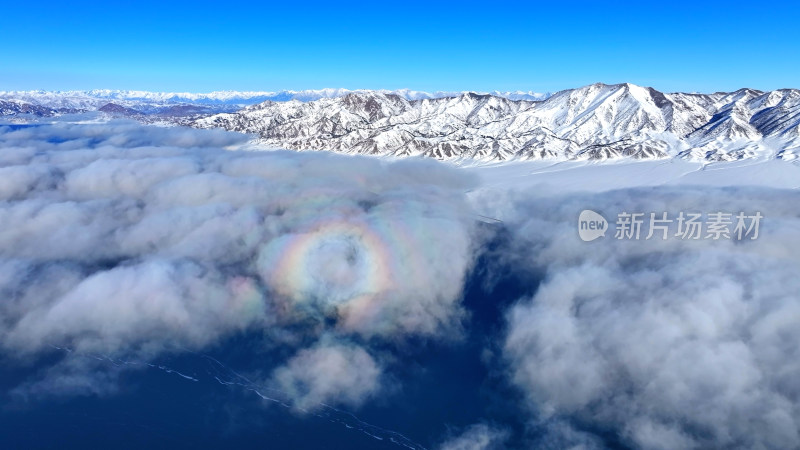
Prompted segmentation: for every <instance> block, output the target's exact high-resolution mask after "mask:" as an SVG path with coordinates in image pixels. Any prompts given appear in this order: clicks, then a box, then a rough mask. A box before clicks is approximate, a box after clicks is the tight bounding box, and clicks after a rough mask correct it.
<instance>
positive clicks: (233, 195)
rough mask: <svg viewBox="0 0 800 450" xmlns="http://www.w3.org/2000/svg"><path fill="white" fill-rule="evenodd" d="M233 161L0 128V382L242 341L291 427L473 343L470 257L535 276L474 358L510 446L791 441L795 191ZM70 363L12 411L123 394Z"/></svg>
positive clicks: (798, 401) (169, 133)
mask: <svg viewBox="0 0 800 450" xmlns="http://www.w3.org/2000/svg"><path fill="white" fill-rule="evenodd" d="M247 139H248V137H247V136H242V135H239V134H235V133H225V132H220V131H211V130H190V129H183V128H159V127H145V126H141V125H138V124H132V123H126V122H112V123H106V124H75V123H56V124H41V125H35V126H29V127H14V128H11V127H3V126H0V340H1V342H2V344H0V352H1V353H2V354H3V356H4V361H6V363H5V364H19V365H24V364H30V362H31V361H36V360H37V358H40V357H41V355H43V354H45V353H47V352H48V351H51V350H52V348H53V346H57V347H59V348H66V349H69V351H70V352H71V353H69V355H81V354H83V355H85V354H103V355H112V356H113V357H116V358H119V357H127V358H137V359H138V360H141V361H148V360H152V359H155V358H157V357H159V356H161V355H165V354H174V353H178V352H182V351H186V350H190V351H201V350H203V349H204V348H207V347H209V346H213V345H216V344H218V343H220V342H221V341H224V340H225V339H227V338H229V337H232V336H236V335H239V334H242V333H259V334H262V335H263V337H264V339H263V342H264V346H265V347H267V348H280V349H281V354H284V353H285V354H286V355H287V356H286V357H285V358H284V360H283V361H282V362H281V363H280V364H278V366H277V367H275V368H272V369H270V371H269V373H267V374H266V375H265V382H269V383H270V384H271V385H273V386H275V387H277V388H279V389H280V390H281V391H283V392H285V393H287V394H288V395H289V396H290V397H291V398H292V399H293V402H294V408H295V409H296V410H298V411H308V410H313V409H314V408H315V407H317V405H320V404H323V403H331V404H340V405H345V406H347V407H350V408H358V407H359V406H360V405H363V404H364V403H365V402H369V401H370V399H373V398H375V397H377V396H379V395H381V393H384V392H391V391H392V390H396V389H397V386H396V384H398V383H402V380H397V379H394V378H393V376H392V367H394V365H396V364H397V361H398V360H399V361H402V358H403V357H404V355H407V354H408V352H409V351H412V352H413V350H409V348H408V347H407V346H406V345H405V344H404V343H405V342H408V341H409V340H413V339H421V340H428V341H432V342H456V343H457V342H458V340H459V339H461V338H463V336H464V335H465V334H467V333H470V330H469V328H468V327H465V323H467V321H466V320H465V318H467V317H469V315H470V314H471V313H472V312H471V311H469V310H468V309H466V308H465V307H464V305H463V304H462V294H463V292H464V288H465V285H466V284H467V283H468V282H469V277H470V276H472V275H473V274H474V273H475V270H474V268H475V266H476V264H477V260H478V258H479V257H483V258H484V259H486V258H487V255H488V257H489V260H490V262H489V264H488V266H487V267H483V268H481V271H482V273H484V274H486V273H488V277H487V279H488V280H489V281H488V282H487V283H488V291H489V292H490V293H489V294H488V295H487V301H492V295H491V283H492V282H491V280H493V279H494V280H499V279H501V278H503V277H506V276H508V275H509V274H515V275H516V276H518V277H534V276H536V277H541V278H542V281H541V283H539V284H538V285H537V286H536V289H534V290H531V291H530V292H528V293H527V294H525V295H523V296H521V297H520V298H518V299H516V300H515V301H514V302H512V303H511V304H510V306H508V307H507V308H506V310H505V311H504V313H503V317H504V319H503V326H502V327H501V329H500V330H499V331H497V332H496V333H495V334H493V335H491V336H489V337H488V338H487V343H486V349H487V354H492V355H495V357H487V358H485V361H484V362H485V364H490V365H491V366H492V367H491V369H492V371H495V372H498V373H501V374H502V376H503V377H504V378H505V379H506V380H507V382H508V384H509V386H511V387H512V388H513V389H514V390H515V392H517V393H518V394H519V396H521V397H522V398H523V399H524V400H523V408H522V411H521V414H522V417H523V418H522V419H521V420H522V421H523V422H524V423H525V429H526V431H524V432H523V434H524V435H525V436H524V440H525V441H526V442H528V443H529V445H530V446H537V447H552V448H563V447H570V446H573V447H577V448H581V447H582V448H603V447H609V446H610V447H614V446H623V447H633V448H708V447H718V448H719V447H731V448H793V447H797V446H799V445H800V381H798V380H800V354H798V346H797V343H798V342H800V278H798V277H797V274H798V273H800V210H798V207H797V205H798V204H800V193H798V192H797V191H795V190H780V189H766V188H758V187H744V186H743V187H736V188H714V187H702V188H700V187H693V186H673V187H668V188H667V187H663V188H636V187H632V188H627V189H619V190H614V191H605V192H600V193H591V192H579V193H564V192H560V191H559V189H558V188H557V186H556V187H553V186H549V187H548V186H542V187H540V188H537V189H525V190H515V189H513V188H508V189H504V190H503V191H497V190H492V191H488V190H486V191H482V190H481V186H480V181H479V180H478V179H476V178H475V177H474V176H473V175H471V174H468V173H467V172H465V171H463V170H459V169H457V168H454V167H451V166H448V165H444V164H441V163H437V162H435V161H428V160H417V159H413V160H399V161H388V160H381V159H374V158H358V157H349V156H340V155H333V154H328V153H313V152H309V153H296V152H283V151H269V152H253V151H244V150H242V149H246V148H247V145H246V142H247ZM470 173H471V172H470ZM468 192H470V193H469V195H468V194H467V193H468ZM583 209H593V210H595V211H598V212H601V213H603V214H604V215H605V216H606V217H609V218H610V217H613V216H614V215H615V214H616V213H618V212H622V211H623V210H627V211H641V212H651V211H652V212H661V211H668V212H671V213H677V212H679V211H700V212H715V211H728V212H739V211H746V212H754V211H756V210H757V211H760V212H761V213H762V214H763V215H764V217H765V219H764V220H763V223H762V225H761V230H760V236H759V238H758V239H757V240H752V241H749V240H747V241H741V242H739V241H732V240H721V241H715V240H700V241H682V240H680V239H677V238H675V239H668V240H665V241H662V240H648V241H644V240H640V241H617V240H614V239H613V238H612V233H609V234H607V236H606V238H605V239H599V240H597V241H594V242H590V243H587V242H582V241H581V240H580V239H579V238H578V235H577V229H576V220H577V217H578V214H579V212H580V211H581V210H583ZM480 216H490V217H495V218H498V219H500V220H501V221H502V222H499V223H496V224H492V225H485V224H481V222H480V221H479V220H478V219H479V217H480ZM500 234H502V235H503V236H505V238H504V239H502V241H501V243H500V244H497V242H498V241H497V240H496V239H494V238H496V237H497V236H498V235H500ZM489 242H494V244H493V245H492V246H491V248H490V246H489ZM456 345H457V344H456ZM400 348H402V351H400V350H397V351H396V352H395V350H394V349H400ZM287 349H288V351H287ZM86 361H87V359H86V358H79V357H78V356H74V357H72V356H66V357H64V358H63V359H62V360H60V361H59V362H57V363H55V364H54V365H53V366H52V367H50V368H49V369H48V370H46V371H44V372H42V373H40V375H39V376H38V377H37V378H36V379H32V380H28V381H26V382H25V383H24V384H23V385H21V386H18V387H16V388H15V391H14V393H15V395H16V396H17V397H19V398H25V399H40V398H42V397H48V396H51V395H86V394H89V395H107V394H112V393H113V392H116V391H117V390H118V389H121V387H120V386H118V382H117V381H118V380H117V378H116V375H117V374H116V373H115V371H117V372H118V371H121V370H126V369H124V368H115V369H114V370H111V371H109V370H105V371H103V370H98V367H97V366H96V365H95V364H92V363H89V362H86ZM510 433H511V431H510V429H506V428H505V427H504V426H503V424H502V423H500V424H497V423H493V422H492V418H491V417H487V418H486V422H485V423H484V422H481V423H476V424H475V425H473V426H471V427H468V428H466V429H463V430H460V431H458V432H456V433H452V435H451V436H450V437H449V438H444V442H442V443H441V447H442V448H446V449H488V448H502V447H503V446H504V445H505V444H504V442H506V441H507V439H508V438H509V435H510ZM515 442H517V441H515Z"/></svg>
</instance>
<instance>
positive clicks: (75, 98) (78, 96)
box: [0, 89, 549, 114]
mask: <svg viewBox="0 0 800 450" xmlns="http://www.w3.org/2000/svg"><path fill="white" fill-rule="evenodd" d="M368 92H380V93H384V94H393V95H398V96H400V97H403V98H405V99H407V100H420V99H431V98H442V97H455V96H458V95H460V92H433V93H429V92H423V91H413V90H409V89H400V90H394V91H391V90H381V91H367V90H349V89H316V90H302V91H279V92H266V91H245V92H241V91H217V92H209V93H190V92H148V91H123V90H110V89H94V90H89V91H0V101H12V100H13V101H16V102H22V103H26V104H29V105H32V106H36V107H45V108H49V109H51V110H53V111H55V112H58V111H59V110H70V111H96V110H99V109H101V108H102V107H104V106H106V105H109V104H110V105H116V106H118V107H124V108H128V109H131V110H134V111H137V112H138V113H141V114H153V113H163V111H164V109H166V108H168V107H172V106H176V105H194V106H198V107H200V106H202V107H204V108H205V109H204V110H199V111H200V112H201V113H202V112H205V113H214V112H232V111H236V110H238V109H240V108H243V107H245V106H248V105H254V104H257V103H262V102H265V101H273V102H285V101H290V100H299V101H302V102H308V101H314V100H319V99H322V98H337V97H342V96H345V95H348V94H352V93H362V94H363V93H368ZM491 94H492V95H495V96H498V97H504V98H509V99H512V100H542V99H545V98H547V96H548V95H549V94H540V93H536V92H523V91H515V92H498V91H494V92H492V93H491ZM110 108H112V109H113V108H114V107H113V106H111V107H110Z"/></svg>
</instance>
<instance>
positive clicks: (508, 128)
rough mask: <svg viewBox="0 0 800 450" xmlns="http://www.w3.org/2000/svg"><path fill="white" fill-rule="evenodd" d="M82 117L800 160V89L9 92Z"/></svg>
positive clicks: (572, 151) (391, 141)
mask: <svg viewBox="0 0 800 450" xmlns="http://www.w3.org/2000/svg"><path fill="white" fill-rule="evenodd" d="M101 103H102V105H101ZM79 110H83V111H86V110H99V111H101V112H102V113H104V114H108V115H112V116H120V115H121V116H128V117H133V118H137V119H140V120H143V121H154V120H159V121H165V122H167V123H173V124H182V125H189V126H193V127H198V128H224V129H227V130H234V131H240V132H246V133H252V134H254V135H256V136H257V139H258V140H259V141H260V142H261V143H263V144H265V145H267V146H272V147H281V148H289V149H296V150H331V151H337V152H345V153H353V154H371V155H392V156H414V155H423V156H429V157H434V158H439V159H455V158H478V159H488V160H508V159H542V158H546V159H555V160H567V159H589V160H604V159H612V158H670V157H681V158H689V159H696V160H706V161H722V160H738V159H748V158H761V157H765V158H780V159H786V160H791V159H795V158H797V157H798V156H799V155H800V91H799V90H797V89H780V90H775V91H770V92H762V91H758V90H753V89H740V90H738V91H735V92H718V93H714V94H687V93H663V92H659V91H657V90H655V89H652V88H647V87H641V86H637V85H633V84H629V83H624V84H613V85H607V84H602V83H597V84H592V85H589V86H584V87H581V88H577V89H568V90H564V91H560V92H557V93H555V94H552V95H549V94H535V93H508V92H506V93H497V92H495V93H483V94H478V93H442V92H438V93H433V94H431V93H424V92H417V91H408V90H402V91H348V90H344V89H325V90H319V91H284V92H280V93H266V92H246V93H240V92H217V93H211V94H156V93H146V92H145V93H143V92H137V91H85V92H82V93H80V94H77V93H52V92H40V91H35V92H33V93H32V92H25V93H18V92H17V93H14V92H0V113H2V114H5V115H15V114H16V115H20V114H30V115H48V114H61V113H64V112H74V111H79Z"/></svg>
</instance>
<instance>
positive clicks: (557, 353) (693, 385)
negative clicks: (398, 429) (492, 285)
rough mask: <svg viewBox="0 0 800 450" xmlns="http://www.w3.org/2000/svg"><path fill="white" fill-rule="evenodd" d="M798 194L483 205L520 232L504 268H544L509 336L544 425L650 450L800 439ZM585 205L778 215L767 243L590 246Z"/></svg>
mask: <svg viewBox="0 0 800 450" xmlns="http://www.w3.org/2000/svg"><path fill="white" fill-rule="evenodd" d="M799 197H800V194H798V193H797V192H795V191H788V190H787V191H780V190H764V189H756V188H735V189H733V188H729V189H714V188H704V190H703V192H702V194H701V193H699V192H698V191H697V190H696V189H695V188H691V187H679V188H659V189H658V190H654V189H628V190H620V191H611V192H607V193H604V194H600V195H593V194H579V193H576V194H568V195H562V194H555V193H553V192H540V193H537V194H535V195H526V196H525V197H524V198H523V197H515V195H511V196H510V197H506V198H502V199H484V200H485V205H497V208H498V209H497V211H496V214H498V215H499V216H500V217H501V218H504V219H506V226H507V227H509V229H510V230H511V232H512V233H514V236H515V239H514V240H513V242H512V243H511V244H510V245H509V247H508V248H506V249H505V250H506V253H505V254H504V256H502V258H505V263H504V264H505V265H502V267H513V266H509V264H516V269H515V270H519V271H520V272H525V271H528V272H530V273H544V279H543V281H542V284H541V285H540V287H539V288H538V290H537V291H536V292H535V294H533V295H532V296H531V297H530V298H523V299H521V300H520V301H519V302H518V303H517V304H516V305H515V306H513V307H512V308H511V309H510V311H509V314H508V332H507V336H506V340H505V343H504V352H505V355H506V357H507V359H508V362H509V363H510V368H511V374H510V376H511V379H512V380H513V381H514V382H515V384H516V385H518V386H519V387H520V388H522V389H523V391H524V392H525V394H526V396H527V399H528V405H529V407H530V409H531V411H532V413H533V415H534V416H533V417H535V418H536V421H537V422H539V423H545V424H546V423H548V422H552V421H555V423H563V422H560V421H561V420H569V421H570V422H572V423H576V424H579V429H582V430H583V431H584V432H585V431H587V430H588V431H590V432H592V431H591V430H599V431H601V432H604V433H609V434H611V435H616V436H619V438H620V439H621V442H622V443H624V444H626V445H630V446H633V447H637V448H700V447H739V448H792V447H796V446H798V445H800V419H799V418H800V406H799V405H800V384H798V382H797V381H796V380H798V379H800V358H798V350H797V349H796V346H795V345H793V344H790V343H793V342H797V341H798V340H800V327H799V326H798V324H800V297H798V293H799V292H800V281H799V280H798V278H797V277H796V273H798V271H800V241H798V240H797V230H798V229H800V228H798V226H799V225H800V220H798V218H797V211H796V206H795V205H797V204H798V200H800V198H799ZM487 207H490V206H487ZM585 208H591V209H594V210H598V211H603V212H604V213H605V214H606V217H614V215H615V214H616V213H618V212H621V211H623V210H626V211H629V212H630V211H643V212H649V211H670V212H672V213H676V214H677V212H678V211H682V210H683V211H703V212H714V211H719V210H721V211H735V212H738V211H740V210H741V211H748V212H753V211H756V210H759V211H761V212H762V214H764V216H765V219H764V222H763V223H762V229H761V235H760V237H759V238H758V239H757V240H755V241H746V242H734V241H711V240H708V241H681V240H679V239H669V240H667V241H661V240H657V241H652V240H651V241H644V240H640V241H630V242H628V241H617V240H614V239H609V237H607V238H605V239H601V240H599V241H595V242H591V243H584V242H582V241H580V239H579V238H578V235H577V229H576V224H575V223H576V222H575V221H576V219H577V216H578V214H579V212H580V211H581V210H583V209H585ZM501 253H502V252H501ZM599 437H600V438H601V439H602V436H599ZM581 439H583V438H581Z"/></svg>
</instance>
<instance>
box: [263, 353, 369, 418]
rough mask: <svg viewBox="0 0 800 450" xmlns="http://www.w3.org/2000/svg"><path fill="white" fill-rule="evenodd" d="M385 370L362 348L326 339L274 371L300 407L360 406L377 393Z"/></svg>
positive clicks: (296, 406)
mask: <svg viewBox="0 0 800 450" xmlns="http://www.w3.org/2000/svg"><path fill="white" fill-rule="evenodd" d="M381 372H382V369H381V367H380V366H379V365H378V363H377V362H376V361H375V360H374V359H372V357H371V356H370V355H369V354H368V353H367V352H366V351H365V350H364V349H363V348H361V347H358V346H355V345H348V344H343V343H337V342H328V341H323V342H320V343H318V344H316V345H315V346H313V347H311V348H307V349H303V350H300V351H299V352H298V353H297V354H296V355H294V356H293V357H292V358H291V359H289V361H288V362H287V363H286V364H285V365H284V366H281V367H279V368H278V369H276V370H275V372H274V373H273V377H272V378H273V380H274V382H275V383H276V385H277V386H279V387H280V388H281V389H282V390H283V391H284V392H286V393H287V394H288V395H289V396H290V397H291V398H292V399H293V400H294V405H293V406H294V407H295V408H297V409H299V410H312V409H315V408H317V407H319V405H320V404H321V403H330V402H334V403H338V404H345V405H348V406H351V407H354V406H359V405H361V404H362V403H363V402H364V401H366V400H367V399H368V398H370V397H371V396H373V395H375V394H376V393H377V391H378V390H379V388H380V385H381Z"/></svg>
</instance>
